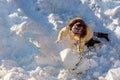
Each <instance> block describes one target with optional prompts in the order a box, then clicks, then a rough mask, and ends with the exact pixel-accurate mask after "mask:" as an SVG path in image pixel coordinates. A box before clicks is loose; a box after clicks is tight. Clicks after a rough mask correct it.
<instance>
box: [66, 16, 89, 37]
mask: <svg viewBox="0 0 120 80" xmlns="http://www.w3.org/2000/svg"><path fill="white" fill-rule="evenodd" d="M77 22H80V23H81V25H82V27H83V30H82V33H81V34H77V33H76V34H75V33H74V34H75V35H79V36H80V37H84V36H85V35H86V34H87V25H86V23H85V22H84V21H83V20H82V19H81V18H74V19H73V20H71V21H70V22H69V23H68V24H67V27H68V29H70V31H71V30H72V27H73V25H74V24H75V23H77Z"/></svg>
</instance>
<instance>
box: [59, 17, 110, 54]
mask: <svg viewBox="0 0 120 80" xmlns="http://www.w3.org/2000/svg"><path fill="white" fill-rule="evenodd" d="M67 34H68V35H69V37H70V40H71V42H73V43H77V51H78V52H79V53H80V54H82V53H83V52H84V48H85V46H87V47H90V46H93V45H94V44H95V43H100V41H98V40H93V39H92V37H93V36H94V35H96V36H97V37H100V38H101V37H105V38H106V39H107V40H108V41H109V38H108V37H106V36H107V35H106V34H103V33H98V32H96V33H94V32H93V31H92V29H91V28H90V27H89V26H88V25H86V23H85V22H84V21H83V20H82V19H81V18H74V19H72V20H71V21H70V22H68V24H67V25H66V27H64V28H62V29H61V30H60V32H59V35H58V39H57V42H59V41H61V40H63V39H64V37H65V35H67ZM73 43H70V46H69V47H70V48H72V47H73V46H74V44H73Z"/></svg>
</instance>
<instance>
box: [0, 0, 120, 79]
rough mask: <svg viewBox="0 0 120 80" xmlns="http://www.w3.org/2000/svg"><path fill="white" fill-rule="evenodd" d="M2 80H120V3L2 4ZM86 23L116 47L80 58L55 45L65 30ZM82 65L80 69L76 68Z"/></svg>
mask: <svg viewBox="0 0 120 80" xmlns="http://www.w3.org/2000/svg"><path fill="white" fill-rule="evenodd" d="M0 8H1V10H0V42H1V45H0V79H1V80H72V79H74V80H119V79H120V78H119V75H120V71H119V68H120V64H119V63H120V54H119V51H120V45H119V44H120V15H119V14H120V1H119V0H73V1H70V0H1V1H0ZM75 17H81V18H83V19H84V20H85V22H86V23H87V24H88V25H89V26H91V28H92V29H93V30H94V31H100V32H107V33H109V35H110V40H111V41H110V42H109V43H107V42H106V41H105V40H104V39H103V40H102V45H99V46H98V47H96V48H95V49H91V50H90V51H88V52H87V53H86V55H85V56H83V58H82V59H81V60H80V56H79V55H78V54H77V53H76V52H75V51H74V50H70V49H68V48H67V41H66V40H65V41H63V42H61V43H60V44H55V41H56V39H57V35H58V32H59V30H60V29H61V28H62V27H64V26H65V25H66V24H67V22H68V21H69V20H70V19H72V18H75ZM76 64H77V65H76Z"/></svg>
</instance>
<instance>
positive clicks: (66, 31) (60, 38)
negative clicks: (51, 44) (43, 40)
mask: <svg viewBox="0 0 120 80" xmlns="http://www.w3.org/2000/svg"><path fill="white" fill-rule="evenodd" d="M66 34H68V29H67V28H66V27H64V28H62V29H61V30H60V32H59V34H58V39H57V40H58V41H60V40H63V39H64V37H65V35H66Z"/></svg>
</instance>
